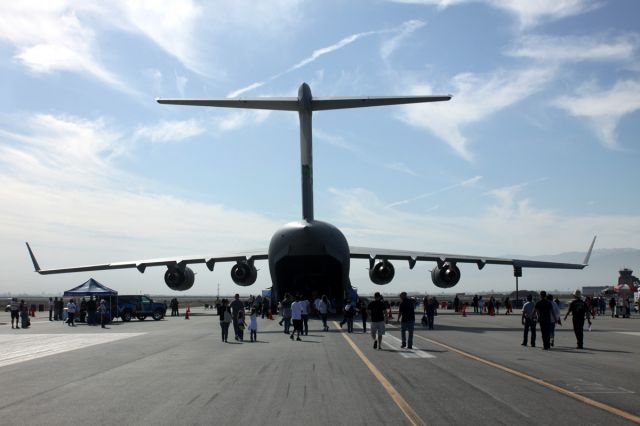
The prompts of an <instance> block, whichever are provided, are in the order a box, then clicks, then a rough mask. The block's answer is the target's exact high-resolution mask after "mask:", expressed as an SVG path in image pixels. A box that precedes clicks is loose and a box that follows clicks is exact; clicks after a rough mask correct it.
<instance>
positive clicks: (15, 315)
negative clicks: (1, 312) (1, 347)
mask: <svg viewBox="0 0 640 426" xmlns="http://www.w3.org/2000/svg"><path fill="white" fill-rule="evenodd" d="M9 309H10V310H11V328H20V305H19V304H18V299H17V298H16V297H13V298H11V305H10V307H9ZM14 320H15V322H16V326H15V327H14V326H13V321H14Z"/></svg>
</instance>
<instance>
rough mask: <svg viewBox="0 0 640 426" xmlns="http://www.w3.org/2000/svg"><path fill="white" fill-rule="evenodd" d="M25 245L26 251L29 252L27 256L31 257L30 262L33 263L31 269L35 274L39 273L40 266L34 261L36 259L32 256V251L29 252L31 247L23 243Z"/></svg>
mask: <svg viewBox="0 0 640 426" xmlns="http://www.w3.org/2000/svg"><path fill="white" fill-rule="evenodd" d="M25 244H26V245H27V250H29V256H31V261H32V262H33V268H34V269H35V270H36V272H40V265H38V261H37V260H36V257H35V256H34V254H33V251H31V247H29V243H25Z"/></svg>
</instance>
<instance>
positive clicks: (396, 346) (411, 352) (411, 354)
mask: <svg viewBox="0 0 640 426" xmlns="http://www.w3.org/2000/svg"><path fill="white" fill-rule="evenodd" d="M353 326H354V327H356V328H358V329H360V330H362V324H361V323H354V324H353ZM386 327H387V326H385V328H386ZM390 342H392V343H390ZM382 344H383V345H385V346H386V347H388V348H389V349H392V350H394V351H396V352H398V353H399V354H400V355H401V356H402V357H403V358H410V359H411V358H412V359H418V358H423V359H424V358H435V355H432V354H430V353H428V352H425V351H423V350H422V349H420V348H419V347H417V346H416V345H415V344H414V345H413V348H412V349H407V348H403V347H402V340H400V339H398V338H397V337H396V336H394V335H392V334H385V337H384V338H383V339H382Z"/></svg>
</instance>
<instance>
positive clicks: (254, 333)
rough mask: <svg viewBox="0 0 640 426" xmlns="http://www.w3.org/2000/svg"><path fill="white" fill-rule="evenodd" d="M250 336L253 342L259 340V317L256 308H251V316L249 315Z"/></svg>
mask: <svg viewBox="0 0 640 426" xmlns="http://www.w3.org/2000/svg"><path fill="white" fill-rule="evenodd" d="M249 333H250V335H249V338H250V339H251V341H252V342H257V341H258V317H257V315H256V308H251V316H250V317H249Z"/></svg>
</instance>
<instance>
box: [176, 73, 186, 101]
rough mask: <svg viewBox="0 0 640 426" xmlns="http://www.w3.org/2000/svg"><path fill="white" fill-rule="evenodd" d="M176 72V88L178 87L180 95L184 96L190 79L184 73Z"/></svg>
mask: <svg viewBox="0 0 640 426" xmlns="http://www.w3.org/2000/svg"><path fill="white" fill-rule="evenodd" d="M175 74H176V89H178V93H180V96H184V89H185V88H186V87H187V83H188V82H189V79H188V78H187V77H185V76H183V75H178V73H175Z"/></svg>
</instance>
